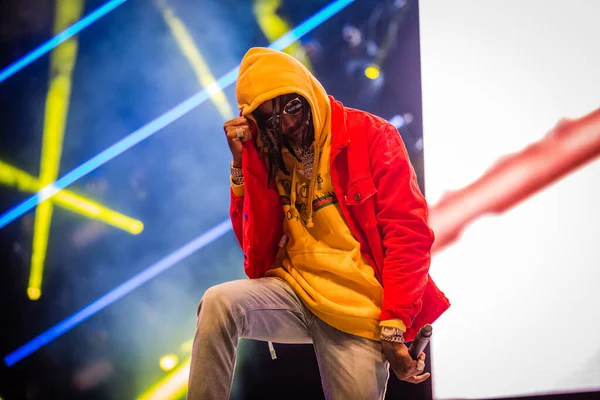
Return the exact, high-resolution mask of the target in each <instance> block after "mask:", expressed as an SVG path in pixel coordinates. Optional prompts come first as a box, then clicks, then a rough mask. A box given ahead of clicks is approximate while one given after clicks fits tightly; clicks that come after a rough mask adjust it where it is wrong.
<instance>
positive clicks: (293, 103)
mask: <svg viewBox="0 0 600 400" xmlns="http://www.w3.org/2000/svg"><path fill="white" fill-rule="evenodd" d="M302 107H304V105H303V104H302V100H300V98H299V97H296V98H295V99H292V100H290V101H288V103H287V104H286V105H285V107H283V112H282V113H281V114H277V113H275V115H273V116H272V117H271V118H269V119H267V121H266V124H267V126H272V127H274V126H276V125H278V124H279V118H281V117H282V115H296V114H298V113H299V112H300V111H302Z"/></svg>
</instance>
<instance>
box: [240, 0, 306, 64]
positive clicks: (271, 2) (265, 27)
mask: <svg viewBox="0 0 600 400" xmlns="http://www.w3.org/2000/svg"><path fill="white" fill-rule="evenodd" d="M280 5H281V0H254V5H253V7H252V11H253V12H254V16H255V17H256V22H257V23H258V26H259V27H260V29H261V30H262V32H263V34H264V35H265V37H266V38H267V39H268V40H269V42H273V41H275V40H277V39H279V38H280V37H281V36H283V35H284V34H286V33H287V32H289V31H291V30H292V29H293V26H291V25H290V24H289V23H288V22H287V21H286V20H285V19H283V18H281V17H280V16H279V15H277V9H278V8H279V6H280ZM283 51H284V52H286V53H288V54H289V55H291V56H292V57H294V58H295V59H297V60H298V61H300V62H301V63H302V64H304V66H305V67H306V68H308V69H309V70H310V71H311V72H312V64H311V62H310V59H309V58H308V55H307V54H306V51H304V48H303V47H302V45H301V44H300V43H299V42H297V41H296V42H294V43H292V44H291V45H289V46H288V47H287V48H286V49H284V50H283Z"/></svg>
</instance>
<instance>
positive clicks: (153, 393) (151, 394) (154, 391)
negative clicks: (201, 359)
mask: <svg viewBox="0 0 600 400" xmlns="http://www.w3.org/2000/svg"><path fill="white" fill-rule="evenodd" d="M191 361H192V359H191V357H190V358H188V359H187V360H186V361H185V362H184V363H182V364H180V365H179V367H177V368H176V369H174V370H173V371H172V372H171V373H170V374H169V375H167V376H165V377H164V378H163V379H161V380H160V381H158V382H157V383H155V384H154V385H152V387H150V389H148V390H146V391H145V392H144V393H142V394H141V395H140V396H138V397H137V400H175V399H179V398H182V397H184V396H185V393H186V391H187V388H188V378H189V375H190V364H191Z"/></svg>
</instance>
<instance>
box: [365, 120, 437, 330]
mask: <svg viewBox="0 0 600 400" xmlns="http://www.w3.org/2000/svg"><path fill="white" fill-rule="evenodd" d="M368 136H370V143H369V153H370V159H371V170H372V174H373V182H374V184H375V187H376V188H377V193H376V196H375V213H376V218H377V225H378V227H379V231H380V233H381V235H382V240H383V248H384V261H383V271H382V284H383V302H382V310H381V321H386V320H394V319H396V320H397V319H400V320H401V321H402V322H403V323H404V324H405V325H406V327H407V328H410V327H411V326H412V323H413V321H414V319H415V317H416V315H417V314H418V313H419V312H420V311H421V305H422V301H421V298H422V296H423V292H424V289H425V286H426V284H427V281H428V279H429V265H430V260H431V246H432V244H433V240H434V235H433V231H432V230H431V229H430V228H429V226H428V224H427V213H428V210H427V203H426V201H425V198H424V197H423V195H422V194H421V191H420V190H419V186H418V184H417V177H416V174H415V171H414V169H413V167H412V165H411V163H410V160H409V157H408V153H407V151H406V147H405V146H404V143H403V142H402V139H401V137H400V135H399V133H398V131H397V130H396V128H395V127H394V126H392V125H391V124H388V123H384V124H383V125H381V126H380V127H378V128H375V131H374V132H371V133H370V134H368Z"/></svg>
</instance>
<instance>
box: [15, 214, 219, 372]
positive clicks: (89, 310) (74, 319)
mask: <svg viewBox="0 0 600 400" xmlns="http://www.w3.org/2000/svg"><path fill="white" fill-rule="evenodd" d="M230 230H231V222H230V221H229V219H227V220H225V221H223V222H221V223H220V224H218V225H217V226H215V227H213V228H212V229H211V230H209V231H208V232H206V233H204V234H202V235H200V236H198V237H197V238H196V239H194V240H192V241H191V242H189V243H188V244H186V245H184V246H183V247H181V248H179V249H177V250H175V251H174V252H173V253H171V254H170V255H168V256H166V257H164V258H163V259H162V260H160V261H158V262H156V263H155V264H153V265H151V266H150V267H148V268H147V269H145V270H144V271H142V272H141V273H139V274H138V275H135V276H134V277H133V278H130V279H129V280H128V281H126V282H124V283H122V284H121V285H120V286H118V287H116V288H115V289H113V290H111V291H110V292H108V293H107V294H105V295H104V296H102V297H100V298H99V299H97V300H95V301H94V302H92V303H90V304H89V305H87V306H86V307H84V308H82V309H81V310H79V311H77V312H76V313H75V314H73V315H71V316H70V317H67V318H66V319H64V320H62V321H61V322H59V323H58V324H56V325H54V326H53V327H51V328H49V329H48V330H46V331H45V332H42V333H41V334H40V335H38V336H37V337H35V338H33V339H32V340H30V341H29V342H27V343H25V344H24V345H23V346H21V347H19V348H18V349H16V350H15V351H13V352H11V353H10V354H8V355H7V356H6V357H4V363H5V364H6V365H7V366H8V367H10V366H12V365H14V364H15V363H17V362H19V361H21V360H22V359H24V358H25V357H27V356H29V355H30V354H31V353H33V352H34V351H36V350H37V349H39V348H40V347H42V346H44V345H47V344H48V343H50V342H51V341H53V340H54V339H56V338H57V337H59V336H61V335H62V334H63V333H65V332H67V331H69V330H71V329H72V328H73V327H75V326H76V325H79V324H80V323H82V322H83V321H85V320H86V319H88V318H89V317H91V316H92V315H94V314H96V313H97V312H99V311H100V310H102V309H103V308H105V307H107V306H109V305H111V304H112V303H114V302H115V301H117V300H119V299H120V298H122V297H123V296H125V295H127V294H129V293H131V292H132V291H133V290H134V289H136V288H138V287H139V286H141V285H143V284H144V283H146V282H148V281H149V280H150V279H152V278H154V277H155V276H157V275H159V274H161V273H162V272H164V271H166V270H167V269H169V268H171V267H172V266H173V265H175V264H177V263H178V262H179V261H181V260H183V259H184V258H187V257H188V256H189V255H191V254H193V253H195V252H196V251H198V250H200V249H201V248H203V247H205V246H207V245H208V244H210V243H212V242H213V241H215V240H217V239H218V238H220V237H221V236H223V235H224V234H225V233H227V232H229V231H230Z"/></svg>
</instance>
